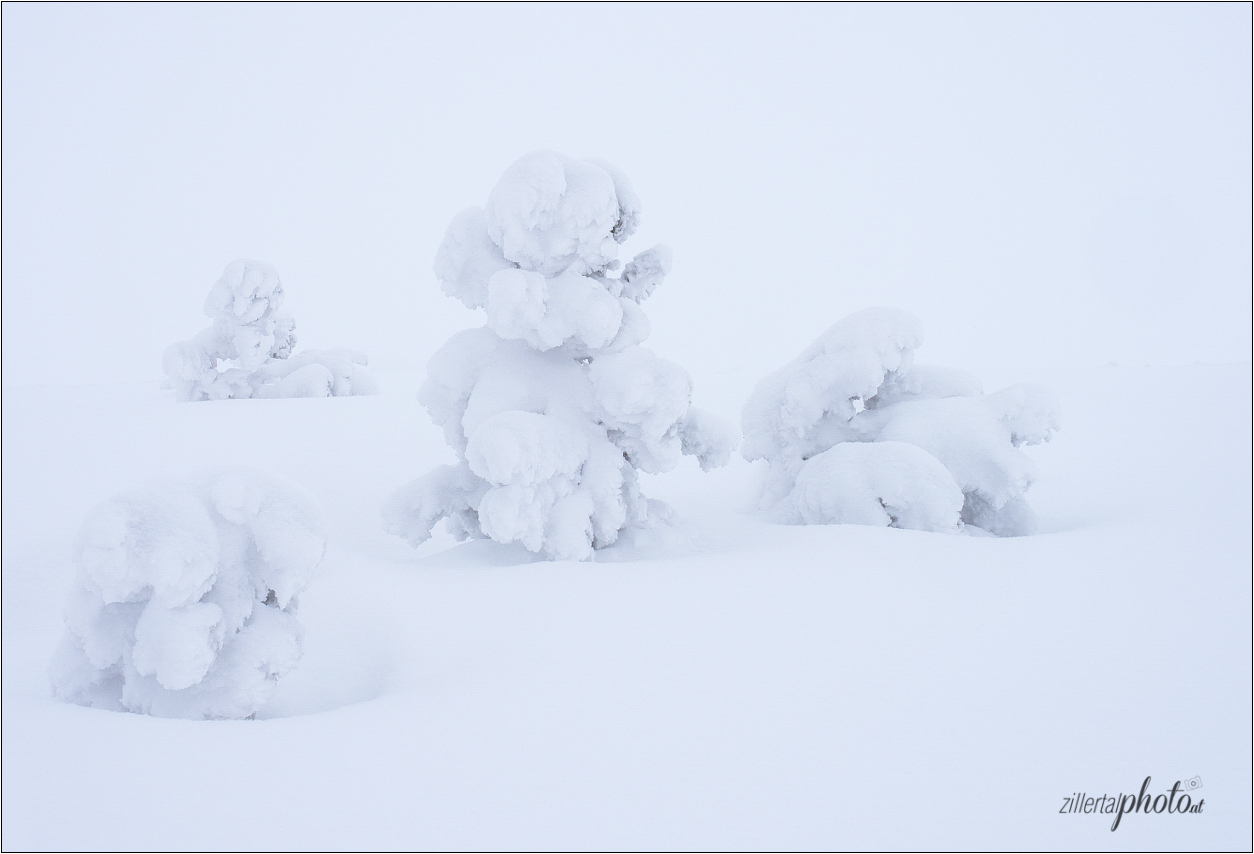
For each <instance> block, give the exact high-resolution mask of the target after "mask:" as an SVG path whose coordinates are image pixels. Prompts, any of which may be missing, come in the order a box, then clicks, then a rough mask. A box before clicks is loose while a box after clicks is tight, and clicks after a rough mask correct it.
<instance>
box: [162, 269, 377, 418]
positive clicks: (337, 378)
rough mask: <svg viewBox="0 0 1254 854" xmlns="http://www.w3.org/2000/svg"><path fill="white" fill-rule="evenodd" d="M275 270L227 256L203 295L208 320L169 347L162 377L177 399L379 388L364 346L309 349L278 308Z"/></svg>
mask: <svg viewBox="0 0 1254 854" xmlns="http://www.w3.org/2000/svg"><path fill="white" fill-rule="evenodd" d="M282 305H283V284H282V283H281V282H280V281H279V274H278V273H277V272H275V270H274V268H273V267H271V266H269V265H268V264H262V263H261V262H260V261H247V260H239V261H233V262H231V263H230V264H229V265H228V266H227V268H226V271H225V272H223V274H222V276H221V277H220V278H219V279H218V281H217V282H216V283H215V284H214V286H213V288H212V289H211V290H210V291H209V296H208V297H207V298H206V299H205V314H207V315H208V316H209V317H210V318H212V320H213V325H212V326H210V327H209V328H207V329H204V330H202V331H200V332H199V333H197V334H196V335H195V336H194V337H193V338H192V339H191V340H190V341H179V342H177V343H174V344H171V345H170V346H169V347H167V348H166V351H165V354H164V356H163V358H162V367H163V369H164V370H165V374H166V381H167V383H168V385H169V386H170V387H172V388H173V389H174V391H175V394H176V395H177V396H178V399H179V400H185V401H186V400H225V399H230V398H235V399H238V398H248V397H330V396H337V397H338V396H343V395H351V394H376V393H377V392H378V387H377V386H376V384H375V382H374V379H373V378H372V377H371V376H370V374H369V373H368V372H367V371H366V370H365V365H366V363H367V359H366V356H365V354H364V353H359V352H356V351H352V350H306V351H305V352H303V353H300V354H298V355H296V356H293V355H292V351H293V349H294V348H295V346H296V331H295V330H296V321H295V319H294V318H293V317H292V316H291V315H290V314H287V313H285V312H283V311H282V308H281V307H282Z"/></svg>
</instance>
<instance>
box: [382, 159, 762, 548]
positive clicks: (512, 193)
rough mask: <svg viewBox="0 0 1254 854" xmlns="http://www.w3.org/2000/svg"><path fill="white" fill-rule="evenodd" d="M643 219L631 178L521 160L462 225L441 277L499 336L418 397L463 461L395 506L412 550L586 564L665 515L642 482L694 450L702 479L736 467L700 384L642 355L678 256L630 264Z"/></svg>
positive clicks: (474, 332)
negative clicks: (697, 403)
mask: <svg viewBox="0 0 1254 854" xmlns="http://www.w3.org/2000/svg"><path fill="white" fill-rule="evenodd" d="M639 221H640V200H639V199H638V198H637V197H636V194H635V193H634V192H633V191H632V189H631V185H630V183H629V182H628V181H627V178H626V177H625V176H624V175H623V174H622V173H621V172H619V171H618V170H617V169H615V168H614V167H613V166H610V165H609V164H607V163H604V162H602V161H596V160H578V159H575V158H571V157H566V156H564V155H561V154H557V153H555V152H552V151H537V152H534V153H532V154H529V155H527V156H525V157H523V158H522V159H520V160H519V161H517V162H516V163H514V164H513V165H512V166H510V167H509V168H508V169H507V170H506V171H505V174H504V175H503V176H502V177H501V179H500V181H499V182H498V183H497V185H496V186H495V188H493V190H492V192H491V193H490V194H489V196H488V202H487V204H486V205H485V206H484V207H483V208H471V209H469V210H465V211H462V212H461V213H459V214H458V215H457V216H455V217H454V218H453V221H452V223H451V224H450V225H449V227H448V231H447V232H446V234H445V236H444V241H443V243H442V244H441V246H440V248H439V251H438V252H437V254H436V259H435V265H434V269H435V274H436V277H437V278H438V279H439V281H440V283H441V286H442V287H443V289H444V291H445V293H447V294H448V295H449V296H451V297H454V298H456V299H458V300H461V302H462V303H464V304H465V305H466V306H467V307H469V308H472V309H482V310H483V311H484V312H485V314H486V316H487V323H486V325H485V326H482V327H480V328H476V329H468V330H464V331H462V332H459V333H458V334H456V335H454V336H453V337H452V338H451V339H450V340H449V341H448V342H447V343H446V344H445V345H444V346H443V347H442V348H441V349H440V350H439V351H438V352H437V353H436V354H435V356H433V357H432V359H431V361H430V363H429V364H428V367H427V373H428V377H427V381H426V382H425V383H424V384H423V386H422V388H421V389H420V391H419V393H418V398H419V400H420V401H421V402H422V403H423V405H424V406H425V407H426V408H427V411H428V412H429V413H430V415H431V418H432V420H433V421H434V422H435V423H436V424H437V425H439V426H440V427H441V428H442V429H443V430H444V436H445V439H446V440H447V442H448V444H449V446H450V447H452V449H453V450H454V451H455V452H456V453H457V456H458V463H457V464H455V465H450V466H442V467H440V468H438V469H436V470H435V471H432V472H431V473H429V474H427V475H426V476H424V477H422V478H419V479H418V480H416V481H414V482H412V483H410V484H409V485H408V486H406V487H404V488H402V489H401V490H399V491H398V492H397V493H396V494H395V495H393V496H392V498H391V499H390V500H389V501H388V502H387V504H386V505H385V507H384V523H385V526H386V527H387V529H388V530H389V531H390V532H392V533H394V534H397V535H399V536H402V537H404V538H405V539H406V540H408V541H409V542H410V543H412V544H413V545H415V546H416V545H418V544H420V543H422V542H425V541H426V540H427V539H428V538H429V537H430V536H431V531H432V528H433V526H434V525H435V524H436V523H438V522H439V521H440V520H446V524H447V526H448V528H449V530H450V531H451V532H452V533H453V534H454V535H455V536H456V537H457V538H458V539H465V538H468V537H488V538H491V539H493V540H496V541H498V542H501V543H510V542H518V543H521V544H522V545H524V546H525V547H526V548H527V549H529V550H531V551H532V552H537V553H543V554H544V555H545V556H547V557H549V558H552V559H557V560H566V559H573V560H582V559H586V558H589V557H590V556H591V555H592V553H593V550H594V549H597V548H603V547H605V546H609V545H611V544H613V543H614V542H615V541H617V539H618V537H619V535H620V533H621V532H622V531H624V530H625V529H627V528H629V527H631V526H647V525H649V524H650V522H651V517H658V516H660V515H662V513H663V512H664V511H663V510H662V508H661V507H659V506H658V504H657V502H653V510H652V511H651V510H650V502H649V501H648V500H646V499H645V497H644V496H643V495H642V494H641V492H640V489H639V486H638V477H637V473H638V472H640V471H644V472H649V473H659V472H665V471H669V470H670V469H672V468H674V467H675V465H676V464H677V463H678V462H679V458H680V456H681V455H683V454H689V455H692V456H695V457H696V458H697V459H698V461H699V463H700V465H701V467H702V468H703V469H707V470H708V469H710V468H712V467H715V466H721V465H724V464H726V463H727V462H728V461H729V459H730V457H731V453H732V451H733V450H734V449H735V445H736V442H737V439H738V437H737V436H736V435H735V431H734V428H732V427H731V426H730V425H729V424H727V423H726V422H724V421H723V420H721V419H719V418H717V417H715V416H713V415H710V414H708V413H705V412H703V411H701V410H698V409H695V408H694V407H692V406H691V398H692V380H691V379H690V378H689V376H688V374H687V373H685V372H684V370H683V369H682V368H680V367H679V366H678V365H675V364H673V363H671V362H668V361H666V360H664V359H660V358H658V357H657V356H656V355H654V353H653V352H652V351H650V350H648V349H646V348H644V347H641V346H640V344H641V342H643V341H644V340H645V339H646V338H647V337H648V335H649V321H648V318H647V317H646V316H645V314H644V311H643V310H642V309H641V308H640V303H641V302H643V301H644V300H645V299H647V298H648V297H649V295H650V294H652V293H653V291H654V290H655V289H656V288H657V287H658V286H659V285H660V284H661V283H662V281H663V280H664V279H665V277H666V274H667V273H668V272H669V271H670V267H671V252H670V250H669V249H668V248H667V247H666V246H663V245H658V246H654V247H653V248H651V249H646V250H644V251H643V252H640V253H639V254H637V255H636V256H635V257H633V258H632V259H631V260H630V261H628V262H627V264H626V266H623V265H622V264H621V262H620V261H619V259H618V255H619V246H620V244H622V243H623V242H624V241H626V240H627V239H628V238H629V237H630V236H631V235H632V234H633V233H634V232H635V230H636V228H637V226H638V224H639ZM619 270H621V273H619V275H613V273H615V272H617V271H619Z"/></svg>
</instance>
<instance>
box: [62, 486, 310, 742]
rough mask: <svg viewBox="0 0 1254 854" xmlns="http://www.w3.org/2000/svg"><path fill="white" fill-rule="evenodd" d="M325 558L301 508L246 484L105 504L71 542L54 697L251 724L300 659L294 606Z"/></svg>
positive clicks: (148, 492) (131, 496)
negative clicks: (70, 582) (72, 567)
mask: <svg viewBox="0 0 1254 854" xmlns="http://www.w3.org/2000/svg"><path fill="white" fill-rule="evenodd" d="M324 551H325V538H324V536H323V533H322V528H321V524H320V522H319V520H318V517H317V513H316V511H315V510H314V509H313V506H312V504H311V502H310V501H309V500H308V499H307V498H306V497H304V496H303V495H301V494H300V493H298V492H296V491H295V490H293V488H291V487H289V486H285V485H282V484H280V483H278V482H275V481H273V480H270V479H268V478H264V477H260V476H257V475H246V474H240V473H231V474H223V475H219V476H216V477H213V478H211V479H209V480H207V481H206V482H203V483H187V484H169V485H161V486H155V487H150V488H148V489H142V490H136V491H132V492H128V493H124V494H122V495H118V496H116V497H114V498H112V499H110V500H109V501H107V502H105V503H104V504H103V505H101V506H100V507H98V508H96V510H95V511H93V512H92V513H91V514H90V515H89V516H88V517H87V519H86V520H85V521H84V523H83V526H82V529H81V530H80V532H79V535H78V540H77V543H76V545H75V563H76V568H77V573H76V577H75V582H74V587H73V589H72V591H71V593H70V596H69V599H68V602H67V604H66V612H65V620H66V628H67V630H66V633H65V636H64V638H63V639H62V641H61V645H60V647H59V648H58V650H57V653H56V656H55V657H54V659H53V664H52V682H53V690H54V692H55V693H56V695H57V696H58V697H61V698H62V699H65V700H68V701H70V702H73V703H78V704H80V705H85V706H96V707H99V708H105V709H113V710H118V711H121V710H125V711H131V712H140V713H143V714H150V715H156V716H159V717H170V718H246V717H249V716H250V715H252V714H253V713H254V712H256V711H257V709H258V708H260V707H261V706H262V704H264V703H265V702H266V700H268V699H269V698H270V696H271V694H273V692H274V689H275V686H276V685H277V683H278V680H279V679H280V678H282V677H283V676H284V675H285V674H286V673H288V672H289V671H291V670H292V669H293V668H294V667H295V666H296V664H297V662H298V661H299V660H300V657H301V641H302V630H301V626H300V624H299V623H298V622H297V620H296V616H295V614H296V606H297V600H298V597H299V594H300V592H301V591H302V590H304V589H305V588H306V586H307V585H308V584H309V582H310V580H311V578H312V576H313V573H314V570H315V569H317V567H318V565H319V564H320V563H321V562H322V557H323V553H324Z"/></svg>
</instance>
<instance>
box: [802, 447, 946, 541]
mask: <svg viewBox="0 0 1254 854" xmlns="http://www.w3.org/2000/svg"><path fill="white" fill-rule="evenodd" d="M962 502H963V497H962V490H961V489H959V488H958V484H956V483H955V482H954V479H953V477H952V476H951V475H950V474H949V471H948V470H947V469H946V468H945V466H943V465H942V464H941V463H940V462H939V461H938V460H937V459H936V458H935V457H933V456H932V455H931V454H929V453H928V452H927V451H924V450H923V449H922V448H918V447H916V446H914V445H908V444H906V443H905V442H891V441H890V442H845V443H843V444H840V445H836V446H834V447H832V448H829V449H828V450H826V451H824V452H823V453H821V454H819V455H818V456H815V457H811V458H810V459H809V460H807V461H806V462H805V464H804V465H802V467H801V471H800V472H799V473H798V474H797V484H796V486H794V487H793V489H792V492H791V493H790V494H789V496H788V499H787V500H786V501H785V502H782V504H781V506H780V507H779V518H780V521H785V522H792V523H795V524H802V525H829V524H849V525H880V526H886V527H887V526H891V527H894V528H914V529H916V530H920V531H941V532H950V531H956V530H958V529H959V528H960V527H961V524H960V521H959V515H960V514H961V512H962Z"/></svg>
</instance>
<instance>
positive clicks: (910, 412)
mask: <svg viewBox="0 0 1254 854" xmlns="http://www.w3.org/2000/svg"><path fill="white" fill-rule="evenodd" d="M922 341H923V333H922V330H921V327H920V325H919V322H918V321H917V320H916V319H915V318H914V317H913V316H911V315H910V314H908V313H906V312H903V311H897V310H893V309H884V308H877V309H868V310H866V311H861V312H858V313H857V314H853V315H850V316H849V317H846V318H845V319H844V320H842V321H840V322H839V323H837V324H836V325H834V326H832V327H831V328H830V329H828V330H827V331H826V332H824V333H823V334H822V335H821V336H820V337H819V339H818V340H817V341H815V342H814V343H813V344H811V345H810V346H809V347H808V348H806V350H805V351H804V352H803V353H802V354H801V355H800V356H798V357H797V358H796V359H794V360H793V361H792V362H790V363H789V364H787V365H785V366H784V367H783V368H781V369H780V370H778V371H776V372H775V373H773V374H771V375H770V376H768V377H766V378H765V379H764V380H762V381H761V382H760V383H758V385H757V387H756V388H755V389H754V391H753V394H752V395H750V397H749V400H748V401H747V402H746V403H745V407H744V411H743V413H742V419H741V425H742V428H743V431H744V436H745V441H744V445H743V447H742V449H741V450H742V453H743V455H744V457H745V459H747V460H750V461H752V460H759V459H761V460H766V461H767V463H768V466H769V468H768V474H767V482H766V485H765V488H764V490H763V494H762V505H763V507H764V508H765V509H769V510H771V511H772V512H773V514H774V516H775V517H776V518H777V519H779V520H780V521H783V522H790V523H794V524H824V523H846V522H847V523H855V524H869V525H892V526H895V527H899V528H918V529H922V530H928V531H960V530H962V529H963V528H964V526H973V527H976V528H981V529H984V530H986V531H989V532H991V533H994V534H998V535H1001V536H1015V535H1020V534H1027V533H1031V532H1032V531H1034V530H1035V528H1036V517H1035V514H1034V513H1033V512H1032V508H1031V507H1029V506H1028V504H1027V501H1026V499H1025V498H1024V493H1025V492H1026V491H1027V489H1028V487H1029V486H1031V484H1032V481H1033V478H1034V469H1033V466H1032V461H1031V460H1029V459H1028V457H1027V455H1026V454H1024V453H1023V451H1022V450H1020V447H1021V446H1022V445H1034V444H1037V443H1039V442H1046V441H1049V439H1050V437H1051V436H1052V435H1053V433H1054V431H1056V430H1058V429H1059V426H1060V416H1059V411H1060V410H1059V406H1058V401H1057V400H1056V399H1055V397H1054V396H1053V395H1052V394H1051V393H1050V392H1049V391H1048V390H1046V389H1044V388H1041V387H1039V386H1036V385H1028V384H1022V385H1015V386H1010V387H1009V388H1006V389H1003V390H1002V391H999V392H997V393H995V394H984V392H983V387H982V385H981V383H980V381H979V380H978V379H976V378H975V377H973V376H971V375H969V374H966V373H964V372H962V371H958V370H953V369H950V368H941V367H935V366H930V365H921V364H915V362H914V351H915V349H916V348H918V346H919V345H920V344H921V343H922Z"/></svg>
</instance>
